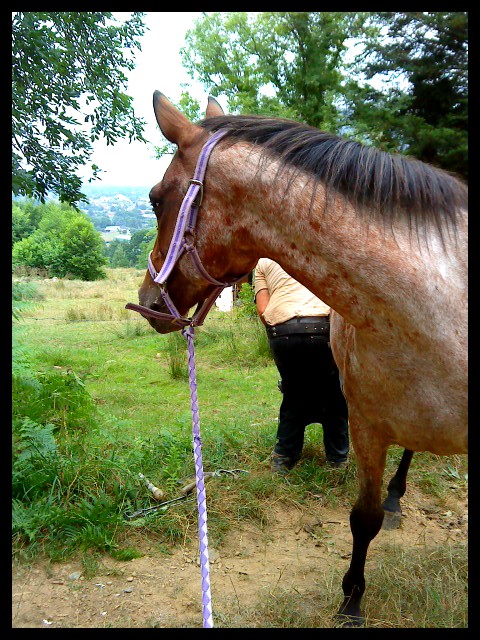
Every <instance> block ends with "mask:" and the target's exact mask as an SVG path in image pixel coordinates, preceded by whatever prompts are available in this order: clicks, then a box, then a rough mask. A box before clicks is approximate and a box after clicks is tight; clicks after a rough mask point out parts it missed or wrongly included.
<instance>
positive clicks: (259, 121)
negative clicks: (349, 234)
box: [197, 115, 467, 237]
mask: <svg viewBox="0 0 480 640" xmlns="http://www.w3.org/2000/svg"><path fill="white" fill-rule="evenodd" d="M197 124H198V125H199V126H201V127H203V128H204V129H207V130H208V131H212V132H214V131H218V130H219V129H227V130H228V133H227V135H226V137H225V138H224V140H229V139H230V141H231V143H232V144H234V143H235V142H237V141H245V142H250V143H252V144H256V145H260V146H262V147H263V148H264V154H265V155H264V158H268V157H272V156H273V157H276V158H278V159H279V160H280V171H281V170H282V168H286V167H290V168H291V167H294V168H296V169H297V170H298V171H302V172H306V173H307V174H310V175H311V176H313V177H314V179H315V180H316V181H317V182H320V183H321V184H322V185H323V186H324V187H325V188H326V189H327V192H329V193H332V192H333V194H338V193H339V194H341V195H343V196H344V197H346V198H347V199H348V200H349V201H350V202H351V203H352V204H353V205H355V207H356V208H357V209H358V210H359V211H360V212H362V213H365V214H367V215H369V216H371V217H374V218H375V217H376V218H380V219H383V221H384V223H389V224H390V225H392V224H393V221H394V220H395V219H396V217H398V216H401V217H403V218H404V219H406V220H407V222H408V225H409V228H410V229H411V228H412V226H414V227H415V228H416V230H417V231H418V230H419V227H422V226H424V225H427V226H428V225H430V224H434V225H436V226H437V228H438V230H439V232H440V234H441V235H442V234H443V231H444V230H445V229H446V228H448V227H450V226H451V228H452V229H455V228H456V221H457V215H458V212H459V209H462V208H463V209H466V208H467V187H466V185H465V184H463V183H462V182H461V181H460V180H458V179H457V178H455V177H454V176H452V175H450V174H449V173H447V172H445V171H442V170H440V169H436V168H434V167H432V166H431V165H428V164H425V163H424V162H421V161H419V160H415V159H413V158H408V157H405V156H402V155H398V154H389V153H386V152H384V151H380V150H379V149H375V148H373V147H367V146H365V145H362V144H360V143H359V142H355V141H352V140H347V139H344V138H341V137H339V136H336V135H334V134H331V133H327V132H324V131H320V130H319V129H315V128H313V127H310V126H308V125H305V124H300V123H298V122H294V121H292V120H285V119H281V118H268V117H263V116H244V115H236V116H235V115H227V116H218V117H214V118H208V119H206V120H202V121H201V122H199V123H197ZM442 237H443V235H442Z"/></svg>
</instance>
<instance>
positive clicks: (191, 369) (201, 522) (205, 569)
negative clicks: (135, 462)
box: [182, 327, 213, 629]
mask: <svg viewBox="0 0 480 640" xmlns="http://www.w3.org/2000/svg"><path fill="white" fill-rule="evenodd" d="M194 333H195V330H194V328H193V327H185V328H184V329H182V334H183V335H184V336H185V338H186V340H187V353H188V379H189V382H190V406H191V409H192V435H193V457H194V460H195V479H196V482H197V504H198V538H199V543H200V571H201V575H202V613H203V626H204V628H207V629H211V628H212V627H213V613H212V595H211V592H210V560H209V556H208V530H207V496H206V493H205V481H204V475H203V461H202V441H201V438H200V414H199V411H198V398H197V373H196V367H195V347H194V344H193V342H194Z"/></svg>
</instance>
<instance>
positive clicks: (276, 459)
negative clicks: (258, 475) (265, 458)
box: [270, 451, 298, 474]
mask: <svg viewBox="0 0 480 640" xmlns="http://www.w3.org/2000/svg"><path fill="white" fill-rule="evenodd" d="M297 462H298V460H293V459H292V458H289V457H288V456H284V455H282V454H281V453H277V452H276V451H273V452H272V455H271V463H270V469H271V471H272V473H282V474H285V473H288V472H289V471H290V469H293V467H294V466H295V465H296V464H297Z"/></svg>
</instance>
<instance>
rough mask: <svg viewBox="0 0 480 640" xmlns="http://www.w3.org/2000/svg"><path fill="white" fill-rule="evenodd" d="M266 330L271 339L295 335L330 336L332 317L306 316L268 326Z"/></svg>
mask: <svg viewBox="0 0 480 640" xmlns="http://www.w3.org/2000/svg"><path fill="white" fill-rule="evenodd" d="M266 329H267V335H268V337H269V338H276V337H277V336H287V335H291V334H294V333H310V334H315V333H317V334H319V335H328V333H329V332H330V317H329V316H304V317H302V318H292V319H291V320H287V321H286V322H282V323H281V324H275V325H273V326H271V327H270V326H267V327H266Z"/></svg>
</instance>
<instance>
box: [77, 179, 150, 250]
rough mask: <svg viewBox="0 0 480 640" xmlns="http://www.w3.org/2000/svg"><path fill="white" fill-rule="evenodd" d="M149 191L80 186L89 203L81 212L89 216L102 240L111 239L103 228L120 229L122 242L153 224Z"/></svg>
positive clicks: (90, 185)
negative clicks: (122, 233)
mask: <svg viewBox="0 0 480 640" xmlns="http://www.w3.org/2000/svg"><path fill="white" fill-rule="evenodd" d="M150 188H151V187H147V186H146V187H129V186H125V187H117V186H108V185H102V184H89V185H84V186H83V192H84V193H85V195H86V196H87V197H88V199H89V202H88V203H87V204H82V205H81V209H82V211H84V212H85V213H87V214H88V215H89V217H90V218H91V220H92V222H93V224H94V226H95V228H96V229H97V230H98V231H100V232H102V236H103V237H104V239H105V240H106V239H107V238H109V239H113V237H112V236H113V234H110V233H109V232H108V231H106V229H107V228H111V227H120V228H121V229H122V230H125V231H124V235H123V238H122V239H127V237H128V235H130V233H133V232H134V231H137V230H138V229H146V228H149V227H152V226H153V225H154V224H155V215H154V213H153V212H152V209H151V206H150V201H149V199H148V194H149V191H150Z"/></svg>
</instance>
